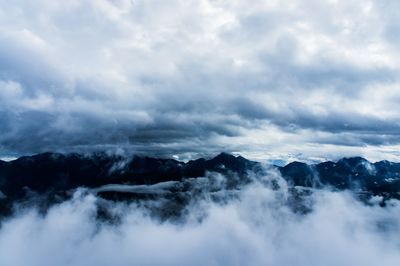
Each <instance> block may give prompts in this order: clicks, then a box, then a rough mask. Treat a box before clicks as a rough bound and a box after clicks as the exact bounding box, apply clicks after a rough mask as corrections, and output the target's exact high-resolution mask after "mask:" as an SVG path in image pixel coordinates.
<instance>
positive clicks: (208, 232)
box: [0, 172, 400, 266]
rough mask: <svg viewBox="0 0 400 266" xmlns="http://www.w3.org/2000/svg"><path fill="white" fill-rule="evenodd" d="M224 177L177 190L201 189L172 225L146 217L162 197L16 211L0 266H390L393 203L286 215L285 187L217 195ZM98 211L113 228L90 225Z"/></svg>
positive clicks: (334, 204) (267, 179)
mask: <svg viewBox="0 0 400 266" xmlns="http://www.w3.org/2000/svg"><path fill="white" fill-rule="evenodd" d="M228 178H230V177H229V176H222V175H213V176H209V177H206V178H199V179H191V180H189V181H187V182H192V183H195V184H196V182H197V186H198V187H201V188H203V190H202V191H201V192H200V193H199V194H195V193H194V192H190V193H193V197H192V200H191V201H190V202H189V203H188V204H187V205H186V206H185V207H184V211H183V212H182V215H180V217H179V218H175V219H161V218H159V217H157V215H154V213H152V212H151V210H150V209H151V206H153V205H157V204H159V205H157V206H158V207H160V206H161V208H163V207H162V206H163V205H162V202H163V199H162V196H159V198H156V199H153V200H151V201H148V202H147V203H145V204H143V203H141V202H138V201H123V202H122V201H121V202H118V201H105V200H104V199H101V198H100V197H99V196H97V194H96V193H95V191H93V190H88V189H84V188H79V189H77V190H76V191H75V193H74V195H73V197H72V198H71V199H69V200H66V201H64V202H62V203H60V204H57V205H54V206H53V207H51V208H50V209H49V210H48V211H47V212H46V213H45V214H43V213H41V212H39V211H38V210H37V209H36V208H34V207H29V208H28V207H22V206H19V208H18V209H17V211H16V213H15V215H14V216H12V217H11V218H7V219H6V220H3V221H2V223H1V229H0V265H13V266H22V265H30V266H35V265H38V266H39V265H40V266H41V265H61V266H63V265H85V266H87V265H352V266H353V265H398V264H399V262H400V238H399V235H400V202H399V201H397V200H389V201H387V202H386V206H385V207H381V206H380V205H379V203H380V198H379V197H372V198H371V199H370V200H369V201H368V202H361V201H360V200H358V199H357V197H355V195H354V194H353V193H352V192H350V191H342V192H338V191H332V190H330V189H328V188H324V189H318V190H315V189H310V190H309V191H307V193H303V194H304V195H305V196H304V197H303V198H302V199H301V202H302V205H303V206H304V207H307V208H309V211H296V210H294V209H293V208H292V207H291V206H290V204H288V202H289V201H290V197H291V196H290V193H289V190H290V187H288V186H287V184H286V183H285V181H284V180H283V179H282V178H280V177H279V176H277V173H276V172H271V173H269V174H267V175H266V176H262V177H257V178H255V179H254V180H253V181H252V182H251V183H249V184H247V185H244V186H243V187H242V188H241V189H239V190H238V189H232V190H230V189H229V188H227V187H226V183H225V182H224V180H225V179H228ZM273 180H275V181H276V182H275V183H278V184H279V186H274V185H273V184H274V182H271V181H273ZM194 187H196V185H195V186H194ZM110 188H112V186H109V187H108V189H110ZM140 188H141V189H142V190H143V186H141V187H140ZM216 188H219V190H217V189H216ZM102 189H103V190H104V189H106V188H104V187H103V188H102ZM116 189H121V188H118V187H117V188H116ZM157 189H159V188H157ZM297 189H299V191H301V189H304V188H297ZM125 190H126V189H125ZM216 195H217V196H216ZM104 202H106V204H105V203H104ZM99 205H103V206H106V207H107V209H108V212H109V213H111V214H112V215H114V216H115V217H119V219H118V221H117V222H115V221H113V220H107V219H106V220H101V219H99V218H98V215H97V211H98V208H99ZM149 206H150V207H149Z"/></svg>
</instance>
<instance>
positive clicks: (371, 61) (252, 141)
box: [0, 0, 400, 160]
mask: <svg viewBox="0 0 400 266" xmlns="http://www.w3.org/2000/svg"><path fill="white" fill-rule="evenodd" d="M398 5H399V4H398V3H397V2H396V1H391V0H384V1H358V0H353V1H346V2H337V1H323V2H321V1H303V0H296V1H290V2H287V3H282V1H258V2H252V3H249V2H248V1H222V0H221V1H220V0H214V1H211V0H201V1H168V2H166V1H156V0H154V1H153V0H152V1H141V0H137V1H129V0H119V1H108V0H100V1H91V0H84V1H68V2H54V1H46V0H35V1H12V2H10V1H0V148H1V150H0V153H1V154H0V155H3V156H12V155H16V156H18V155H21V154H31V153H36V152H42V151H48V150H55V151H76V150H91V149H120V148H123V149H125V148H126V149H128V150H131V151H134V152H144V153H150V154H157V155H166V156H172V155H176V156H178V157H179V158H185V157H191V156H199V155H204V154H210V153H212V154H214V153H216V152H217V151H221V150H225V151H230V152H241V153H243V154H244V155H246V156H248V157H250V158H265V157H269V158H275V157H276V158H281V157H296V158H312V157H323V158H331V157H335V158H336V157H339V156H347V155H355V154H357V155H363V156H365V157H367V158H369V159H372V160H374V159H391V160H399V156H400V155H399V153H398V152H396V151H397V150H398V148H399V146H400V136H399V132H400V124H399V122H398V121H399V118H400V112H399V111H398V104H399V102H400V87H399V80H398V79H399V78H398V77H399V70H400V68H399V64H398V62H399V60H398V59H399V56H400V54H399V52H398V49H397V47H398V42H399V40H398V38H397V37H396V36H399V29H400V27H399V25H398V24H399V23H398V19H397V16H396V13H395V10H398V8H399V6H398ZM163 153H165V154H163Z"/></svg>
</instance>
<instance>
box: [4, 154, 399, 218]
mask: <svg viewBox="0 0 400 266" xmlns="http://www.w3.org/2000/svg"><path fill="white" fill-rule="evenodd" d="M271 172H274V173H278V174H280V175H281V176H282V177H283V178H284V179H285V180H286V183H287V184H288V186H289V188H291V189H292V191H294V189H295V191H299V190H298V188H303V189H304V188H307V189H320V188H329V189H331V190H350V191H352V192H354V193H356V194H357V195H359V197H360V198H361V199H363V198H364V199H365V198H370V197H373V196H378V197H380V198H381V199H382V203H383V205H384V202H385V201H386V200H388V199H392V198H395V199H400V163H394V162H389V161H379V162H376V163H371V162H369V161H368V160H366V159H364V158H361V157H351V158H343V159H340V160H338V161H336V162H333V161H327V162H322V163H318V164H307V163H303V162H292V163H289V164H287V165H285V166H276V165H268V164H263V163H260V162H255V161H251V160H247V159H245V158H243V157H242V156H234V155H231V154H227V153H221V154H219V155H217V156H216V157H214V158H212V159H204V158H200V159H197V160H191V161H188V162H186V163H185V162H181V161H177V160H173V159H160V158H150V157H140V156H132V157H126V156H120V155H109V154H106V153H93V154H90V155H83V154H75V153H74V154H60V153H42V154H37V155H33V156H24V157H20V158H18V159H16V160H13V161H9V162H5V161H1V160H0V203H1V204H0V214H1V215H3V216H4V215H7V214H10V213H12V211H13V210H14V209H15V204H16V203H18V204H24V203H26V204H27V203H29V204H32V202H37V201H38V200H37V199H41V201H40V202H41V206H42V207H43V208H44V209H46V208H47V207H48V206H50V205H51V204H53V203H55V202H60V201H62V200H64V199H66V198H68V197H70V196H71V195H72V194H73V191H75V190H76V189H77V188H80V187H84V188H86V189H89V190H90V191H92V192H94V193H96V194H97V195H98V196H100V198H104V199H108V200H125V199H132V198H134V199H137V198H143V197H145V198H152V199H157V198H158V197H164V196H165V195H166V196H165V197H171V195H173V200H172V201H177V200H178V201H185V200H186V201H187V198H188V197H193V195H194V194H193V191H194V190H193V189H194V187H197V188H198V189H200V190H203V189H204V188H202V187H201V186H202V185H201V182H200V183H199V181H200V180H203V181H204V180H208V183H207V184H208V185H207V187H208V189H210V182H209V181H210V179H213V178H214V177H215V175H220V176H224V177H225V179H224V185H223V189H230V190H234V189H239V188H240V187H241V186H243V185H245V184H248V183H250V182H252V180H254V179H255V178H256V179H257V178H258V177H260V176H264V177H265V176H267V177H268V176H269V175H270V174H269V173H271ZM213 180H214V181H215V178H214V179H213ZM267 180H268V178H267ZM195 181H196V182H197V183H196V185H194V184H195V183H194V182H195ZM214 181H213V182H214ZM214 183H215V182H214ZM273 183H274V182H272V184H273ZM221 189H222V188H221V187H220V186H219V187H214V188H211V190H214V191H217V190H221ZM188 191H190V192H191V193H189V194H182V192H188ZM168 195H169V196H168ZM177 195H178V196H179V195H186V196H185V197H186V198H185V199H177ZM43 199H44V200H43ZM171 199H172V198H171ZM295 199H296V198H295ZM43 202H44V203H43Z"/></svg>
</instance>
